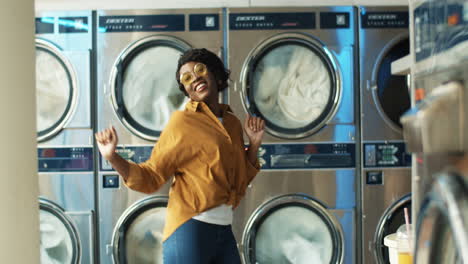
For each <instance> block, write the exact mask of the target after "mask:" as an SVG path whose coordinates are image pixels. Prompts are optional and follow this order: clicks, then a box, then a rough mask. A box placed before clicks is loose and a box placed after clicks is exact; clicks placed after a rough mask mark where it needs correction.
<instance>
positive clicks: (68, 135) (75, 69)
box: [36, 11, 93, 146]
mask: <svg viewBox="0 0 468 264" xmlns="http://www.w3.org/2000/svg"><path fill="white" fill-rule="evenodd" d="M36 17H49V18H51V19H54V23H55V24H54V29H55V32H56V33H55V34H36V38H37V40H36V45H38V46H40V47H42V46H44V45H46V47H47V50H50V51H53V52H54V54H57V55H58V56H57V57H58V58H63V63H64V64H65V66H66V67H67V70H68V71H69V72H70V74H72V76H73V77H72V78H74V79H73V80H72V82H73V84H72V85H73V88H74V89H75V90H74V96H75V98H73V99H72V100H73V105H72V106H73V107H72V108H71V109H70V112H69V113H68V116H67V118H65V119H64V122H62V123H61V124H60V126H58V127H57V128H56V129H55V130H54V131H53V133H50V134H49V135H46V136H44V137H41V138H40V139H38V140H39V141H40V142H39V144H40V145H47V146H64V145H71V146H92V134H93V133H92V129H91V52H92V28H93V27H92V15H91V12H90V11H70V12H45V11H43V12H37V13H36ZM59 17H60V18H65V17H87V19H88V25H86V26H87V27H88V32H87V33H79V34H76V33H74V34H72V33H60V34H58V32H57V31H58V28H59V24H60V23H61V22H57V21H58V20H59Z"/></svg>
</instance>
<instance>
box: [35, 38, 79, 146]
mask: <svg viewBox="0 0 468 264" xmlns="http://www.w3.org/2000/svg"><path fill="white" fill-rule="evenodd" d="M36 48H41V49H44V50H47V51H48V52H50V53H51V54H53V55H55V56H56V57H57V58H58V60H59V61H61V62H62V63H63V64H64V65H65V68H66V70H67V72H68V73H69V74H70V78H71V80H70V81H71V89H72V90H73V91H72V95H71V106H70V108H71V109H70V110H69V111H67V113H66V116H65V117H64V118H63V119H62V121H61V123H60V124H58V125H57V126H55V128H54V129H53V130H52V131H50V132H49V133H47V134H45V135H43V136H39V137H38V139H37V140H38V141H44V140H46V139H48V138H50V137H53V136H55V135H56V134H57V133H58V132H59V131H60V130H62V129H63V127H64V126H65V125H66V124H67V123H68V122H70V117H71V116H73V115H74V114H75V111H76V104H77V98H78V96H79V95H78V87H77V77H76V71H75V69H74V67H73V66H72V64H71V63H70V61H69V60H68V59H67V57H66V56H64V55H62V54H61V53H62V52H61V51H60V50H59V49H58V48H57V47H55V46H54V45H53V44H52V43H51V42H48V41H46V40H42V39H39V38H36Z"/></svg>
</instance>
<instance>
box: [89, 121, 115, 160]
mask: <svg viewBox="0 0 468 264" xmlns="http://www.w3.org/2000/svg"><path fill="white" fill-rule="evenodd" d="M94 137H95V138H96V141H97V145H98V148H99V152H101V155H102V156H103V157H104V158H105V159H106V160H109V161H110V159H111V158H112V155H114V153H115V148H116V147H117V143H118V141H119V138H118V136H117V132H116V131H115V128H114V127H113V126H110V127H109V128H106V129H104V130H102V131H100V132H97V133H96V134H94Z"/></svg>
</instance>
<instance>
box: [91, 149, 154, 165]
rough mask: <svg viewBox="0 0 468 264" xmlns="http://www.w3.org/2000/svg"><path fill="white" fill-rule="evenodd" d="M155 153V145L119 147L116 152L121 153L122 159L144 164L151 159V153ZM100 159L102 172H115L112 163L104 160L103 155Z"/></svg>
mask: <svg viewBox="0 0 468 264" xmlns="http://www.w3.org/2000/svg"><path fill="white" fill-rule="evenodd" d="M152 151H153V145H151V146H142V147H129V146H127V147H125V148H122V147H117V149H116V152H117V153H119V155H120V156H122V158H124V159H126V160H128V161H132V162H135V163H140V162H144V161H146V160H148V159H149V157H150V156H151V152H152ZM99 159H100V161H101V170H102V171H113V170H114V169H113V168H112V166H111V165H110V163H109V162H108V161H107V160H105V159H103V158H102V156H101V155H99Z"/></svg>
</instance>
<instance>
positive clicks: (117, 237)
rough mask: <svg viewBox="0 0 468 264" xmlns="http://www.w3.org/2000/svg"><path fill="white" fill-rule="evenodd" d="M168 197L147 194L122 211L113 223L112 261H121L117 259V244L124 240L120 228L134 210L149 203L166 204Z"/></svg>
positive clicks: (118, 250)
mask: <svg viewBox="0 0 468 264" xmlns="http://www.w3.org/2000/svg"><path fill="white" fill-rule="evenodd" d="M168 200H169V199H168V197H167V196H149V197H144V198H143V199H141V200H138V201H137V202H136V203H134V204H133V205H132V206H130V207H128V208H127V209H126V210H125V212H123V213H122V215H121V216H120V218H119V222H118V223H117V224H116V225H115V228H114V232H113V234H112V244H111V248H112V249H113V254H112V260H113V263H117V264H118V263H121V260H120V259H119V255H121V252H120V250H121V249H120V248H119V244H120V243H122V241H124V240H125V238H124V237H122V236H121V233H120V230H121V228H123V227H124V226H125V225H126V224H128V222H127V221H128V219H129V218H131V217H132V216H133V215H134V214H135V212H136V211H138V210H139V209H140V208H143V207H145V206H148V205H151V204H167V202H168Z"/></svg>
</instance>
